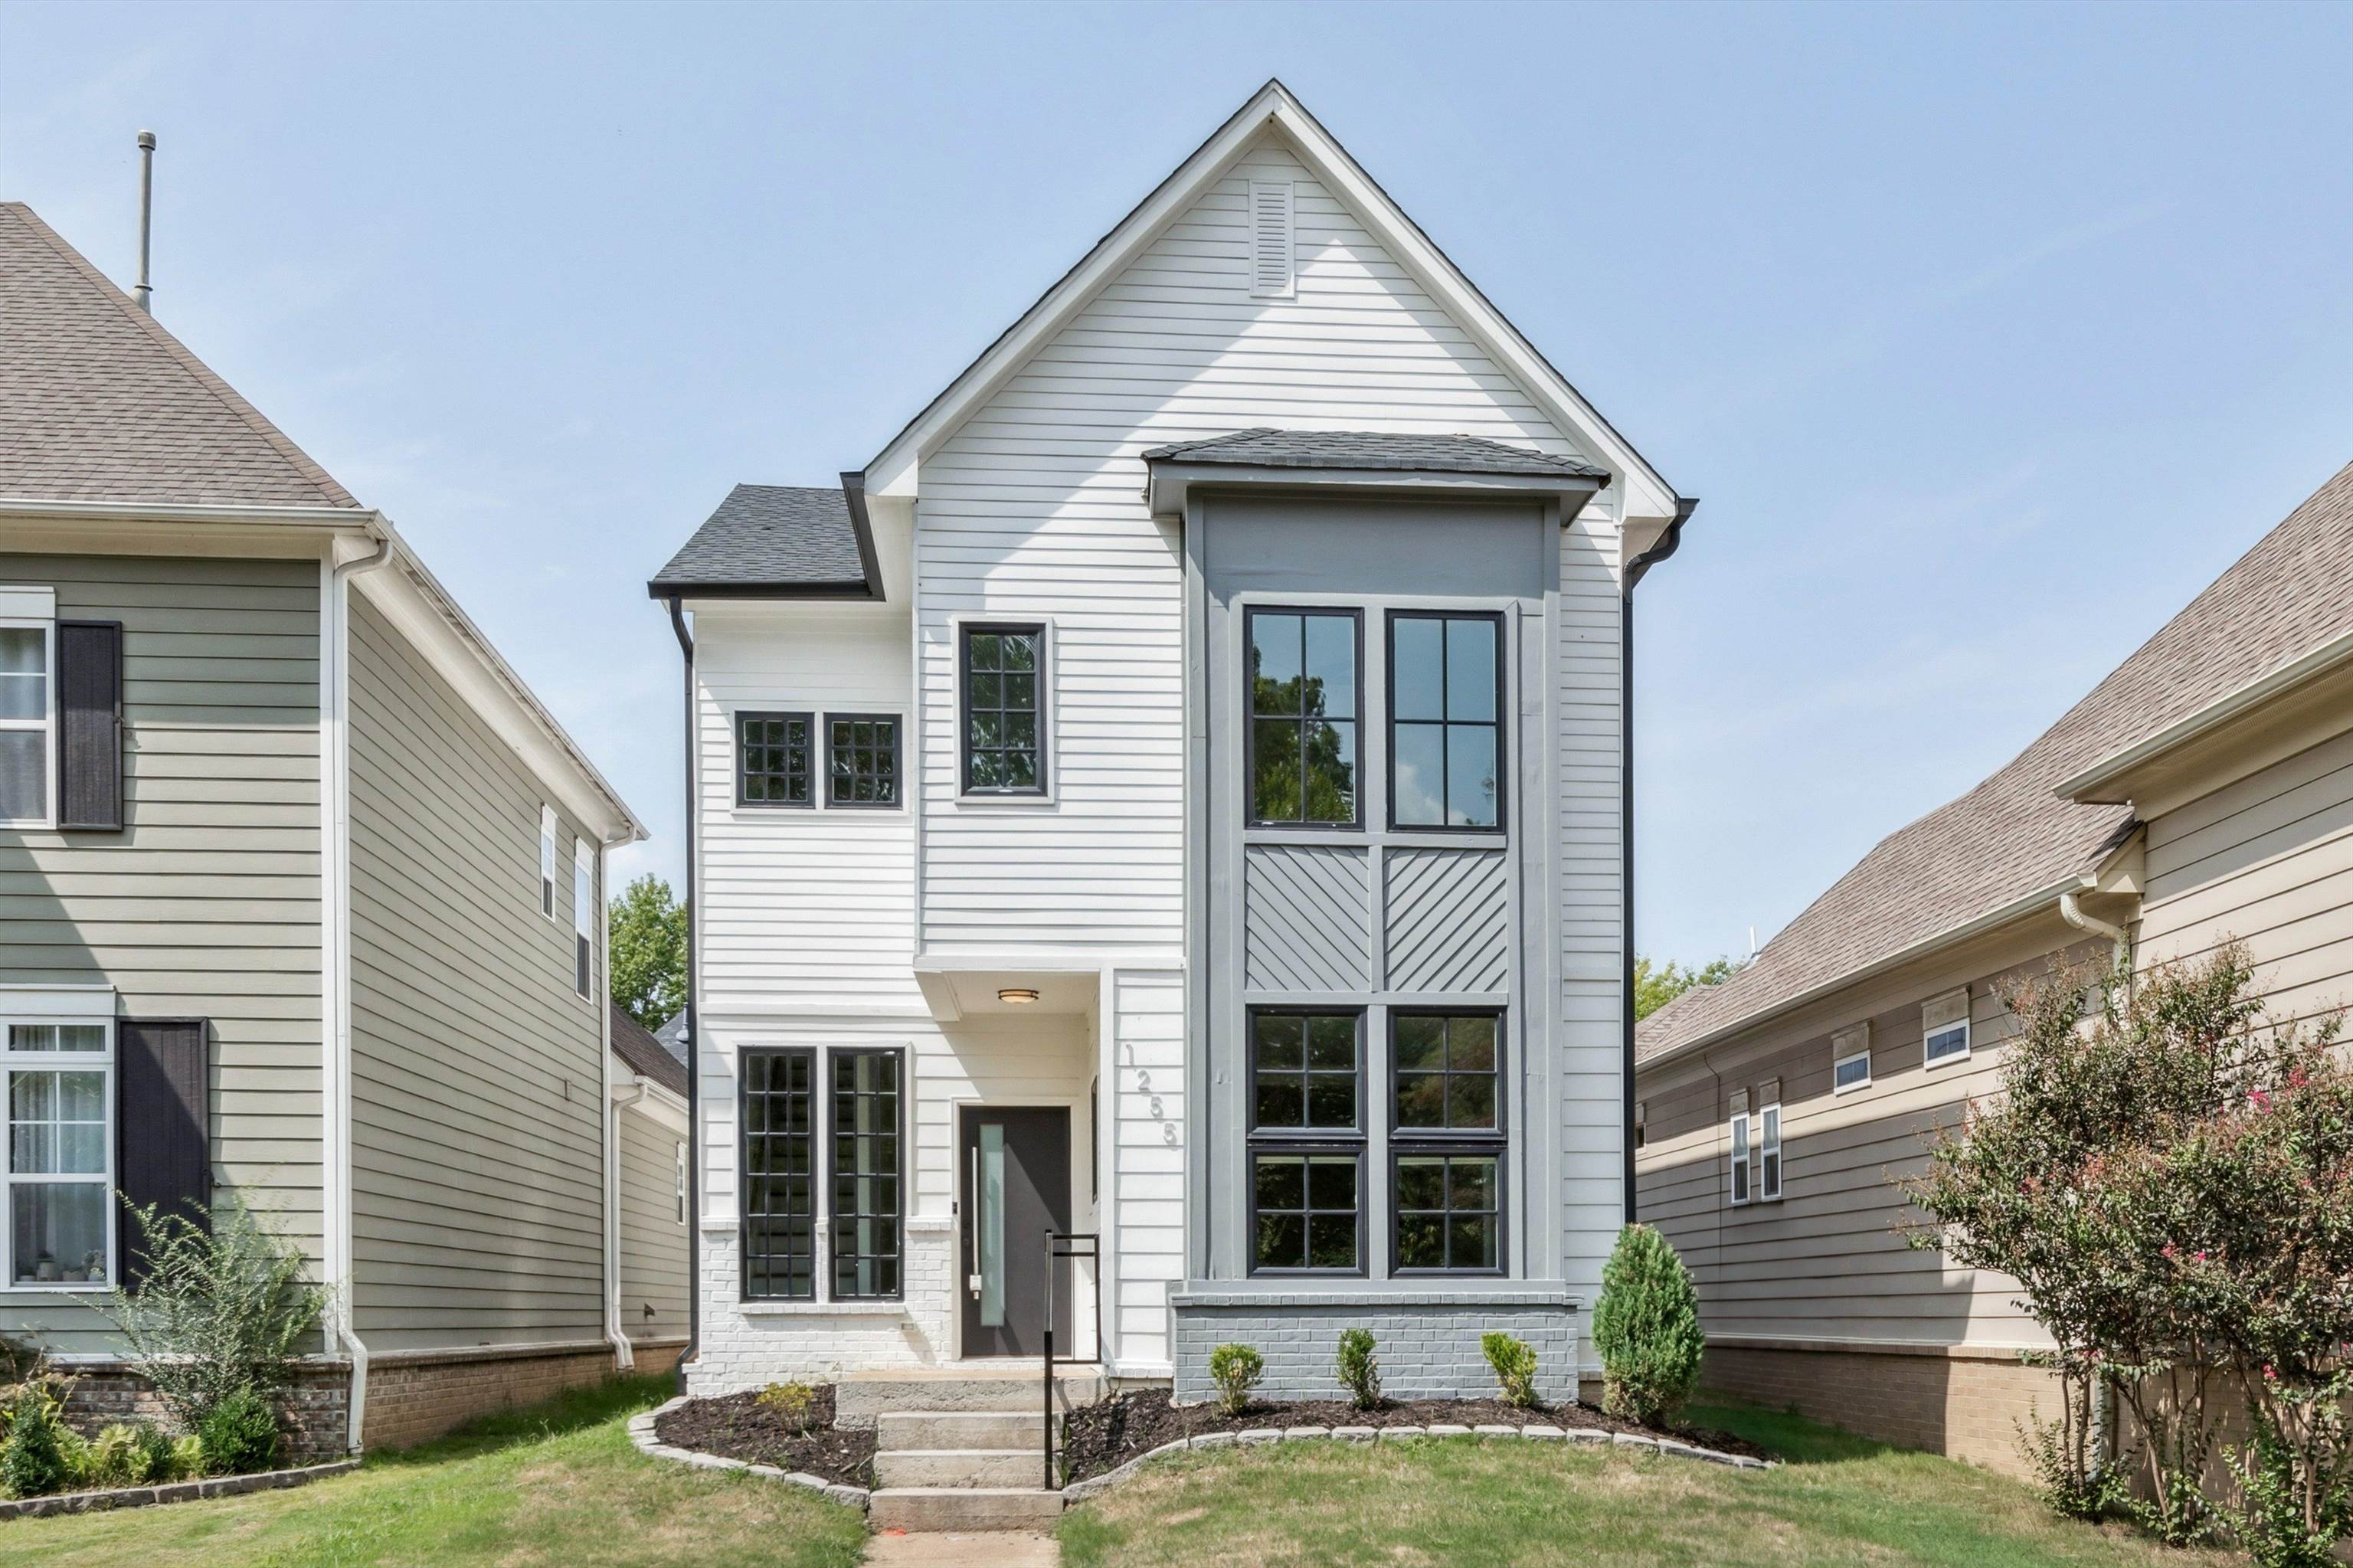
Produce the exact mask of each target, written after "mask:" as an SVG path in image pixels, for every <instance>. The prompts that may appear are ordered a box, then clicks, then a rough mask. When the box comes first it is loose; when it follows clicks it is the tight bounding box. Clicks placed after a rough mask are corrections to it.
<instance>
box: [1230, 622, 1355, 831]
mask: <svg viewBox="0 0 2353 1568" xmlns="http://www.w3.org/2000/svg"><path fill="white" fill-rule="evenodd" d="M1245 620H1247V622H1248V626H1249V640H1250V694H1249V697H1250V763H1249V766H1250V820H1251V821H1254V822H1269V823H1301V824H1308V825H1316V826H1324V827H1354V826H1355V825H1356V821H1357V803H1356V802H1357V785H1356V777H1357V772H1358V750H1357V746H1358V736H1357V728H1356V719H1357V709H1356V687H1357V679H1356V673H1357V668H1358V664H1357V656H1356V632H1357V627H1358V624H1359V621H1358V618H1357V616H1356V612H1355V611H1353V610H1293V609H1252V610H1250V612H1249V613H1248V615H1247V616H1246V617H1245Z"/></svg>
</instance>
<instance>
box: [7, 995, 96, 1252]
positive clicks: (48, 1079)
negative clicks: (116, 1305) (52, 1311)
mask: <svg viewBox="0 0 2353 1568" xmlns="http://www.w3.org/2000/svg"><path fill="white" fill-rule="evenodd" d="M0 1078H5V1080H6V1090H7V1107H8V1165H7V1173H6V1177H5V1186H6V1188H7V1210H8V1214H7V1224H6V1226H5V1230H0V1248H5V1250H6V1253H7V1274H6V1278H7V1281H8V1285H9V1287H11V1288H14V1289H19V1290H62V1291H69V1292H70V1291H83V1292H88V1291H90V1289H91V1288H92V1287H97V1288H100V1289H103V1288H105V1287H107V1286H109V1285H111V1284H112V1283H113V1280H114V1224H113V1212H114V1204H113V1202H112V1198H111V1194H112V1192H113V1191H114V1137H113V1117H114V1024H113V1022H112V1021H111V1020H110V1019H92V1018H77V1019H57V1020H44V1019H12V1020H9V1021H7V1022H5V1023H0Z"/></svg>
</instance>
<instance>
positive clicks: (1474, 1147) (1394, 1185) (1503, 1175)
mask: <svg viewBox="0 0 2353 1568" xmlns="http://www.w3.org/2000/svg"><path fill="white" fill-rule="evenodd" d="M1408 1018H1436V1019H1441V1020H1449V1019H1456V1018H1484V1019H1488V1020H1491V1021H1492V1022H1493V1024H1494V1030H1495V1065H1494V1067H1493V1075H1494V1080H1495V1082H1494V1096H1493V1098H1494V1107H1495V1124H1494V1125H1493V1127H1409V1126H1407V1125H1406V1124H1405V1123H1404V1121H1403V1120H1402V1119H1401V1118H1400V1117H1399V1114H1398V1044H1397V1033H1398V1022H1399V1021H1400V1020H1402V1019H1408ZM1510 1041H1511V1010H1510V1009H1509V1008H1505V1007H1495V1006H1479V1005H1461V1006H1446V1005H1443V1004H1439V1005H1432V1006H1426V1007H1392V1008H1390V1009H1389V1010H1388V1047H1389V1051H1388V1084H1387V1085H1386V1086H1385V1087H1386V1091H1387V1094H1388V1193H1387V1197H1388V1223H1389V1272H1390V1274H1391V1275H1393V1276H1398V1277H1425V1278H1426V1277H1437V1276H1445V1277H1452V1276H1456V1275H1469V1276H1473V1277H1502V1276H1504V1275H1508V1274H1509V1273H1510V1272H1511V1214H1512V1209H1511V1186H1510V1181H1509V1176H1508V1172H1509V1170H1510V1166H1511V1152H1512V1137H1511V1125H1512V1111H1511V1071H1510V1067H1511V1062H1512V1053H1511V1045H1510ZM1427 1070H1428V1069H1417V1071H1427ZM1439 1071H1440V1073H1442V1074H1443V1075H1445V1076H1446V1077H1448V1078H1449V1079H1451V1078H1456V1077H1473V1076H1484V1074H1479V1073H1457V1072H1455V1071H1454V1069H1453V1068H1452V1067H1451V1066H1446V1067H1441V1068H1440V1069H1439ZM1440 1104H1441V1105H1442V1106H1446V1107H1451V1104H1452V1086H1451V1084H1449V1085H1448V1086H1447V1095H1446V1097H1445V1098H1444V1099H1442V1100H1441V1102H1440ZM1413 1157H1420V1158H1425V1159H1446V1160H1456V1159H1468V1160H1493V1161H1494V1162H1495V1208H1494V1221H1493V1224H1494V1232H1495V1263H1494V1266H1493V1267H1488V1266H1479V1267H1462V1268H1458V1267H1455V1266H1452V1265H1451V1264H1449V1265H1447V1266H1442V1267H1438V1268H1428V1267H1413V1266H1408V1265H1406V1264H1404V1263H1402V1262H1401V1261H1400V1259H1401V1257H1402V1256H1403V1245H1402V1244H1403V1240H1404V1238H1403V1236H1402V1234H1400V1228H1401V1226H1402V1224H1403V1222H1404V1219H1405V1216H1406V1213H1407V1211H1406V1209H1405V1208H1404V1207H1403V1205H1402V1204H1401V1203H1400V1202H1398V1160H1401V1159H1407V1158H1413ZM1446 1181H1447V1183H1448V1191H1449V1195H1450V1196H1451V1184H1452V1181H1453V1177H1452V1172H1451V1168H1450V1169H1449V1172H1448V1175H1447V1177H1446ZM1412 1212H1413V1213H1428V1212H1430V1211H1426V1210H1419V1209H1417V1210H1414V1211H1412ZM1443 1212H1445V1213H1454V1212H1455V1211H1453V1210H1451V1209H1449V1210H1446V1211H1443ZM1480 1212H1482V1213H1483V1212H1485V1211H1480ZM1447 1245H1448V1248H1449V1250H1450V1253H1451V1248H1452V1245H1453V1243H1452V1238H1451V1235H1450V1236H1449V1238H1448V1242H1447Z"/></svg>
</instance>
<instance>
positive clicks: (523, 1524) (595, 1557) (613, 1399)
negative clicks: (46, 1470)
mask: <svg viewBox="0 0 2353 1568" xmlns="http://www.w3.org/2000/svg"><path fill="white" fill-rule="evenodd" d="M669 1394H670V1381H669V1380H668V1379H667V1378H660V1379H656V1378H636V1379H630V1380H627V1381H624V1382H619V1383H608V1384H607V1385H606V1386H604V1387H602V1388H598V1389H592V1390H583V1391H581V1392H579V1393H574V1394H570V1395H567V1396H565V1397H564V1398H562V1399H559V1400H556V1401H554V1403H552V1404H543V1405H538V1406H535V1407H533V1408H532V1409H530V1410H526V1411H519V1412H517V1413H515V1414H512V1415H505V1416H500V1417H496V1418H493V1419H491V1420H490V1421H486V1422H482V1423H480V1424H478V1425H474V1426H471V1427H469V1428H467V1429H466V1430H465V1431H463V1432H460V1433H459V1434H458V1435H456V1436H451V1437H448V1438H445V1439H443V1440H442V1441H440V1442H438V1443H432V1444H427V1445H426V1446H422V1447H418V1448H413V1449H410V1450H409V1451H407V1452H406V1453H402V1454H389V1455H385V1456H382V1457H372V1458H370V1459H369V1461H368V1462H367V1464H366V1465H365V1466H364V1467H362V1468H361V1469H360V1470H359V1471H358V1472H357V1473H356V1474H353V1475H349V1476H342V1477H338V1478H334V1479H332V1480H326V1481H320V1482H317V1483H315V1484H313V1485H311V1486H308V1487H302V1488H299V1489H295V1490H293V1491H284V1492H264V1493H260V1494H258V1495H256V1496H253V1497H242V1498H223V1499H217V1500H213V1501H206V1502H193V1503H174V1504H171V1505H169V1506H166V1507H163V1508H147V1509H133V1510H128V1511H126V1512H122V1513H107V1514H83V1515H79V1516H76V1517H68V1518H61V1519H27V1520H15V1521H12V1522H8V1523H0V1568H35V1565H36V1564H55V1563H73V1564H76V1565H77V1568H79V1565H82V1564H97V1563H110V1564H113V1563H120V1564H126V1565H132V1568H182V1565H186V1568H194V1565H195V1564H198V1563H202V1564H205V1565H206V1568H231V1565H237V1568H248V1565H250V1568H379V1565H380V1568H393V1565H395V1564H398V1565H401V1568H409V1565H413V1564H418V1563H432V1564H434V1565H435V1568H491V1565H493V1564H495V1565H496V1568H542V1565H547V1568H620V1565H622V1564H628V1568H641V1565H643V1568H655V1565H660V1564H671V1563H675V1564H680V1565H681V1568H683V1565H685V1564H689V1563H698V1564H699V1563H760V1564H763V1565H766V1564H776V1565H778V1568H849V1565H850V1564H852V1563H856V1562H858V1560H859V1558H860V1556H861V1555H862V1554H863V1553H864V1551H865V1547H866V1521H865V1519H864V1518H863V1516H861V1515H860V1514H859V1513H857V1512H856V1511H855V1510H850V1509H846V1508H843V1507H841V1506H839V1504H836V1503H829V1502H827V1501H825V1500H824V1499H819V1498H816V1497H813V1496H811V1495H810V1494H809V1493H807V1492H805V1491H803V1490H801V1489H799V1488H798V1487H788V1486H782V1485H779V1484H777V1483H776V1482H773V1481H763V1480H759V1479H756V1478H750V1477H744V1476H738V1475H728V1474H724V1473H712V1472H709V1471H703V1470H690V1469H688V1468H687V1467H684V1466H682V1465H675V1464H670V1463H667V1462H665V1461H662V1460H659V1459H649V1458H648V1457H645V1456H644V1455H643V1454H640V1453H638V1451H637V1450H636V1449H635V1448H632V1447H631V1446H629V1437H628V1432H627V1430H626V1429H625V1427H626V1424H627V1422H628V1418H629V1417H630V1416H632V1415H634V1414H637V1413H638V1412H639V1411H641V1410H648V1409H651V1408H652V1407H653V1406H654V1405H656V1404H659V1403H660V1402H661V1401H662V1400H664V1399H666V1398H668V1397H669Z"/></svg>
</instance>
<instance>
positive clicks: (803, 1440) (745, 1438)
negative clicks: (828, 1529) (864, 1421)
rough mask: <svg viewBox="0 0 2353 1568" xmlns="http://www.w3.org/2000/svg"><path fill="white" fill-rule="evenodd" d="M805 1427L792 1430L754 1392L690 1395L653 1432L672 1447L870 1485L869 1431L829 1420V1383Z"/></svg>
mask: <svg viewBox="0 0 2353 1568" xmlns="http://www.w3.org/2000/svg"><path fill="white" fill-rule="evenodd" d="M816 1392H817V1398H816V1399H815V1401H814V1402H812V1404H811V1405H810V1410H809V1425H808V1428H807V1430H806V1431H800V1432H796V1431H794V1430H793V1429H792V1427H791V1426H790V1425H788V1424H787V1423H786V1420H785V1418H784V1416H783V1414H780V1413H779V1412H777V1411H776V1410H773V1409H771V1408H769V1407H768V1406H766V1405H764V1404H761V1403H760V1396H759V1394H758V1393H756V1392H755V1393H731V1394H727V1395H725V1396H724V1397H723V1398H719V1399H691V1400H689V1401H687V1403H685V1404H681V1405H680V1406H679V1407H678V1408H677V1409H676V1410H672V1411H669V1412H666V1413H665V1414H662V1415H661V1416H659V1418H658V1419H656V1421H655V1422H654V1435H655V1436H658V1437H659V1438H660V1439H661V1440H662V1441H663V1442H665V1443H667V1444H669V1445H670V1446H671V1447H673V1448H685V1449H690V1450H691V1451H692V1452H694V1453H697V1454H716V1455H718V1456H719V1457H721V1458H723V1459H743V1460H745V1461H748V1462H749V1463H751V1464H754V1465H774V1466H776V1468H778V1469H780V1470H799V1471H801V1472H803V1473H805V1474H807V1475H811V1476H818V1477H821V1478H824V1479H826V1480H828V1481H839V1482H840V1483H842V1484H843V1485H845V1486H852V1487H871V1486H872V1485H873V1484H874V1434H873V1433H872V1432H871V1431H868V1432H851V1431H847V1430H843V1429H840V1428H838V1427H836V1426H835V1425H834V1424H833V1385H832V1384H831V1383H826V1384H823V1385H821V1386H819V1387H818V1390H817V1391H816Z"/></svg>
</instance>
